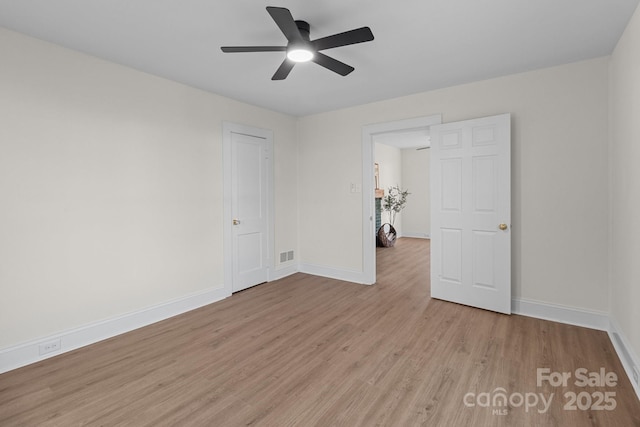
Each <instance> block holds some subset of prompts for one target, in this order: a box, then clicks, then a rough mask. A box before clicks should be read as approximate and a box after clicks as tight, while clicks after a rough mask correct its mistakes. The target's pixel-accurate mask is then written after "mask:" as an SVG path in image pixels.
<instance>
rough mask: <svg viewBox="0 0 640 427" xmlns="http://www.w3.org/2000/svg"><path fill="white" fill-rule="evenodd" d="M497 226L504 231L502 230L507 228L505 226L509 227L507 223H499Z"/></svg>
mask: <svg viewBox="0 0 640 427" xmlns="http://www.w3.org/2000/svg"><path fill="white" fill-rule="evenodd" d="M498 228H499V229H500V230H502V231H504V230H506V229H507V228H509V227H508V226H507V224H504V223H502V224H500V225H499V226H498Z"/></svg>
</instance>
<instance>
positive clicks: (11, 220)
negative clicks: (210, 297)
mask: <svg viewBox="0 0 640 427" xmlns="http://www.w3.org/2000/svg"><path fill="white" fill-rule="evenodd" d="M0 58H2V59H1V60H0V61H1V63H2V65H1V66H0V93H1V94H2V95H1V96H0V118H1V119H0V120H1V125H0V200H1V203H2V209H0V260H1V265H0V286H1V290H0V348H3V347H6V346H9V345H14V344H17V343H20V342H23V341H27V340H31V339H36V338H39V337H42V336H47V335H50V334H53V333H57V332H59V331H63V330H68V329H69V328H75V327H79V326H82V325H85V324H87V323H90V322H95V321H98V320H101V319H106V318H111V317H114V316H117V315H120V314H123V313H127V312H132V311H136V310H141V309H143V308H145V307H148V306H151V305H154V304H160V303H164V302H166V301H169V300H172V299H177V298H181V297H184V296H187V295H191V294H194V293H197V292H201V291H203V290H207V289H215V288H221V287H222V286H223V264H222V262H223V261H222V260H223V256H222V244H223V243H222V203H223V201H222V121H223V120H227V121H232V122H236V123H241V124H245V125H250V126H255V127H262V128H268V129H272V130H273V131H274V146H275V154H274V157H275V171H276V172H275V187H276V193H275V199H276V200H275V211H276V224H275V230H276V231H275V233H276V234H275V243H274V249H275V252H276V253H278V252H279V251H280V250H290V249H297V233H296V230H297V226H296V225H294V226H292V224H297V218H298V215H297V212H296V206H297V200H296V195H297V184H296V174H297V170H296V141H295V132H296V128H295V119H294V118H292V117H289V116H285V115H282V114H278V113H274V112H271V111H268V110H264V109H260V108H256V107H252V106H249V105H246V104H242V103H239V102H236V101H232V100H229V99H226V98H223V97H220V96H217V95H213V94H210V93H206V92H203V91H200V90H196V89H193V88H190V87H187V86H184V85H181V84H177V83H173V82H170V81H167V80H164V79H161V78H157V77H154V76H151V75H148V74H144V73H141V72H137V71H134V70H131V69H128V68H125V67H122V66H119V65H116V64H113V63H109V62H106V61H102V60H99V59H96V58H93V57H90V56H86V55H83V54H80V53H77V52H74V51H70V50H67V49H63V48H60V47H57V46H54V45H51V44H48V43H44V42H42V41H38V40H35V39H32V38H28V37H25V36H22V35H19V34H17V33H13V32H10V31H6V30H3V29H0ZM212 78H215V76H212Z"/></svg>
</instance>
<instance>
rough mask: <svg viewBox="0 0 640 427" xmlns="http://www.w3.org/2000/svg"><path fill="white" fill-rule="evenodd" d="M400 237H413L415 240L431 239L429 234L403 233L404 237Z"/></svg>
mask: <svg viewBox="0 0 640 427" xmlns="http://www.w3.org/2000/svg"><path fill="white" fill-rule="evenodd" d="M400 237H411V238H413V239H430V238H431V237H430V236H429V234H428V233H411V232H409V233H404V232H403V233H402V236H400Z"/></svg>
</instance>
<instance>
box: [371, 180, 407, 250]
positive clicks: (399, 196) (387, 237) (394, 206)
mask: <svg viewBox="0 0 640 427" xmlns="http://www.w3.org/2000/svg"><path fill="white" fill-rule="evenodd" d="M409 194H411V193H409V191H408V190H402V189H401V188H400V186H398V185H396V186H394V187H389V191H388V192H387V195H386V196H384V197H383V198H382V209H383V210H384V211H385V212H389V222H388V223H385V224H382V225H381V226H380V228H379V229H378V243H379V244H380V246H384V247H387V248H388V247H391V246H393V245H395V243H396V236H397V234H396V229H395V228H393V225H394V224H395V222H396V215H397V214H398V212H400V211H401V210H402V209H404V207H405V206H406V204H407V196H408V195H409Z"/></svg>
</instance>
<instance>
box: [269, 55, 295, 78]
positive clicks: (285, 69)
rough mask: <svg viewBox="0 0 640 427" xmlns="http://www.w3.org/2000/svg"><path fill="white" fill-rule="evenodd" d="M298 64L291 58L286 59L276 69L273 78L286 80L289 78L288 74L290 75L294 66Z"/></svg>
mask: <svg viewBox="0 0 640 427" xmlns="http://www.w3.org/2000/svg"><path fill="white" fill-rule="evenodd" d="M294 65H296V63H295V62H293V61H291V60H290V59H285V60H284V61H283V62H282V64H280V67H278V69H277V70H276V73H275V74H274V75H273V77H271V80H284V79H286V78H287V76H288V75H289V73H290V72H291V70H292V69H293V66H294Z"/></svg>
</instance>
